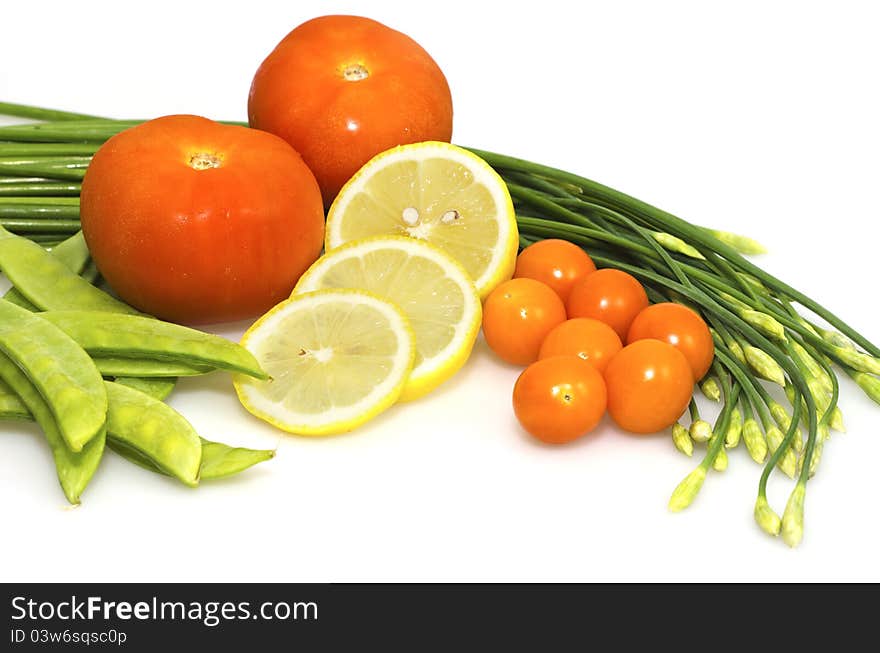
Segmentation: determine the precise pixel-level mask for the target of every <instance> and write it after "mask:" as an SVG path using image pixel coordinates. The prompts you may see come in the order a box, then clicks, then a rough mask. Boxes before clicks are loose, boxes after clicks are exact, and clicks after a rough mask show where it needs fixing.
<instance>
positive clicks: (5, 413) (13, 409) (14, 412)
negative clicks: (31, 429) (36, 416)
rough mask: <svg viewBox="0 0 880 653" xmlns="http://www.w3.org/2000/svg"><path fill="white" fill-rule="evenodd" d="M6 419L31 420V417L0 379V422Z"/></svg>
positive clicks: (13, 392)
mask: <svg viewBox="0 0 880 653" xmlns="http://www.w3.org/2000/svg"><path fill="white" fill-rule="evenodd" d="M0 355H2V354H0ZM7 419H15V420H31V419H33V417H31V413H30V411H29V410H28V409H27V406H25V405H24V404H23V403H22V402H21V399H19V397H18V395H17V394H16V393H15V391H14V390H13V389H12V388H10V387H9V386H8V385H7V384H6V381H4V380H3V379H2V378H0V420H7Z"/></svg>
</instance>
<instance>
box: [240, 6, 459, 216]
mask: <svg viewBox="0 0 880 653" xmlns="http://www.w3.org/2000/svg"><path fill="white" fill-rule="evenodd" d="M248 117H249V120H250V125H251V127H256V128H258V129H264V130H266V131H268V132H272V133H273V134H277V135H278V136H281V138H283V139H284V140H286V141H287V142H288V143H290V144H291V145H293V147H294V148H295V149H296V151H297V152H299V153H300V154H302V157H303V159H304V160H305V162H306V163H307V164H308V166H309V167H310V168H311V169H312V172H314V173H315V177H317V179H318V183H319V184H320V186H321V193H322V194H323V196H324V203H325V205H326V206H329V205H330V203H331V202H332V201H333V198H334V197H336V194H337V193H338V192H339V189H340V188H342V186H343V184H345V182H346V181H348V180H349V179H350V178H351V177H352V175H354V173H355V172H357V171H358V169H359V168H360V167H361V166H363V165H364V164H365V163H366V162H367V161H369V160H370V159H371V158H373V156H375V155H376V154H378V153H379V152H383V151H385V150H387V149H389V148H392V147H394V146H395V145H403V144H406V143H417V142H419V141H446V142H449V140H450V139H451V138H452V95H451V94H450V92H449V84H448V83H447V82H446V77H444V75H443V72H442V71H441V70H440V68H439V66H438V65H437V63H436V62H435V61H434V60H433V59H432V58H431V56H430V55H429V54H428V53H427V52H425V50H423V49H422V47H421V46H420V45H419V44H418V43H416V42H415V41H413V40H412V39H411V38H409V37H408V36H406V35H405V34H401V33H400V32H397V31H395V30H393V29H391V28H389V27H386V26H385V25H383V24H382V23H378V22H376V21H374V20H370V19H368V18H360V17H358V16H322V17H320V18H315V19H313V20H310V21H308V22H305V23H303V24H302V25H300V26H299V27H297V28H296V29H294V30H293V31H292V32H290V34H288V35H287V36H285V37H284V39H282V41H281V42H280V43H279V44H278V45H277V46H276V48H275V49H274V50H273V51H272V53H271V54H270V55H269V56H268V57H267V58H266V60H265V61H264V62H263V63H262V65H261V66H260V68H259V69H258V70H257V73H256V75H255V76H254V80H253V83H252V85H251V91H250V96H249V98H248Z"/></svg>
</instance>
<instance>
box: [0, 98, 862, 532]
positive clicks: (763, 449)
mask: <svg viewBox="0 0 880 653" xmlns="http://www.w3.org/2000/svg"><path fill="white" fill-rule="evenodd" d="M0 114H5V115H11V116H18V117H23V118H28V119H31V120H33V121H35V122H30V123H26V124H18V125H10V126H3V127H0V225H2V226H3V227H5V228H7V229H9V230H10V231H13V232H15V233H19V234H21V235H24V236H26V237H28V238H31V239H32V240H34V241H36V242H40V243H41V244H44V245H46V246H52V245H53V244H54V243H57V242H58V241H60V240H62V239H63V238H66V237H67V236H69V234H71V233H73V232H75V231H76V230H77V229H78V228H79V220H78V215H79V200H78V197H79V192H80V188H81V182H82V178H83V176H84V175H85V171H86V169H87V168H88V164H89V162H90V160H91V156H92V155H93V154H94V152H95V151H96V150H97V148H98V147H99V146H100V145H101V143H103V142H104V141H105V140H107V139H108V138H110V137H111V136H113V135H115V134H117V133H119V132H120V131H123V130H125V129H127V128H129V127H132V126H134V125H137V124H139V123H140V122H142V121H141V120H111V119H107V118H100V117H97V116H88V115H84V114H78V113H69V112H63V111H56V110H52V109H43V108H40V107H29V106H23V105H16V104H9V103H0ZM233 124H241V123H233ZM471 151H473V152H474V153H475V154H477V155H478V156H480V157H482V158H483V159H484V160H485V161H487V162H488V163H489V165H491V166H492V167H493V168H494V169H495V170H496V171H497V172H498V173H499V174H500V175H501V177H502V178H503V179H504V181H505V183H506V184H507V186H508V188H509V190H510V193H511V197H512V198H513V201H514V207H515V209H516V215H517V224H518V227H519V233H520V245H521V247H527V246H528V245H530V244H532V243H534V242H538V241H540V240H542V239H545V238H562V239H565V240H568V241H570V242H572V243H575V244H577V245H579V246H580V247H582V248H583V249H584V250H586V251H587V252H588V253H589V254H590V256H591V257H592V259H593V260H594V261H595V263H596V264H597V265H598V266H599V267H613V268H617V269H620V270H623V271H625V272H628V273H630V274H632V275H634V276H635V277H636V278H638V279H639V280H640V281H641V282H642V284H643V285H644V286H645V289H646V292H647V293H648V296H649V298H650V299H651V301H653V302H660V301H674V302H678V303H681V304H684V305H686V306H689V307H690V308H692V309H694V310H696V311H698V312H699V313H700V314H701V315H702V316H703V318H704V319H705V320H706V322H707V324H709V325H710V327H711V331H712V334H713V338H714V340H715V348H716V357H715V361H714V362H713V365H712V368H711V370H710V371H709V373H708V374H707V376H706V377H705V378H703V379H701V380H700V381H699V383H698V387H699V389H700V391H701V392H702V394H703V395H704V396H705V397H706V398H708V399H710V400H712V401H713V402H718V405H719V413H718V417H717V419H716V421H715V423H714V424H710V423H709V422H708V421H706V420H705V419H703V418H702V416H701V415H700V412H699V408H698V406H697V403H696V401H692V402H691V405H690V410H689V415H690V420H691V423H690V426H689V427H686V426H685V425H684V424H682V423H678V424H676V425H675V427H674V428H673V431H672V436H673V438H672V441H673V444H674V445H675V447H676V448H677V449H678V450H679V451H681V452H682V453H684V454H686V455H688V456H692V455H694V453H695V451H696V450H697V448H698V447H704V448H705V453H704V454H703V458H702V460H701V462H700V464H699V465H698V466H697V467H696V468H695V469H694V470H693V471H692V472H691V473H690V474H689V475H688V476H687V477H686V478H685V479H684V480H683V481H681V483H679V485H678V486H677V487H676V488H675V490H674V492H673V494H672V497H671V499H670V503H669V507H670V509H671V510H673V511H679V510H682V509H684V508H686V507H687V506H689V505H691V503H692V502H693V501H694V500H695V498H696V497H697V495H698V494H699V492H700V490H701V488H702V487H703V484H704V481H705V480H706V478H707V475H708V472H709V471H710V470H712V469H715V470H722V469H724V468H725V467H726V466H727V464H728V462H729V457H728V454H727V452H726V451H725V449H726V448H731V449H732V448H733V447H735V446H736V445H737V444H738V443H739V442H740V441H741V440H742V441H743V442H744V443H745V448H746V449H747V451H748V455H749V456H750V457H751V458H752V459H753V460H754V461H755V462H757V463H759V464H762V465H764V467H763V472H762V474H761V476H760V479H759V482H758V491H757V499H756V501H755V504H754V516H755V520H756V522H757V523H758V525H759V526H760V528H761V529H762V530H764V531H765V532H767V533H768V534H770V535H774V536H775V535H781V536H782V539H783V540H784V541H785V542H786V543H787V544H789V545H790V546H796V545H797V544H798V543H799V542H800V541H801V537H802V535H803V519H804V517H803V513H804V500H805V496H806V488H807V484H808V482H809V479H810V478H811V476H812V475H813V474H814V473H816V470H817V464H818V458H819V454H820V453H821V449H822V447H823V446H824V444H825V442H826V440H827V434H828V433H829V432H830V431H831V430H843V421H842V415H841V413H840V409H839V407H838V406H837V403H838V395H839V383H838V377H837V372H838V371H842V372H843V373H844V374H846V375H847V376H849V377H851V378H852V379H853V380H854V381H855V383H856V384H857V385H858V387H860V388H861V389H862V390H863V391H864V392H865V394H866V395H867V396H868V397H870V398H871V399H873V400H874V401H875V402H877V403H880V348H878V347H877V346H876V345H874V344H873V343H872V342H870V341H869V340H868V339H867V338H866V337H864V336H863V335H862V334H860V333H859V332H857V331H856V330H855V329H854V328H852V327H851V326H849V325H848V324H847V323H846V322H844V321H843V320H842V319H840V318H839V317H837V316H836V315H835V314H833V313H832V312H831V311H829V310H828V309H826V308H825V307H823V306H822V305H821V304H819V303H818V302H817V301H815V300H813V299H811V298H810V297H808V296H806V295H805V294H803V293H801V292H800V291H798V290H796V289H795V288H793V287H791V286H790V285H788V284H787V283H785V282H783V281H782V280H780V279H778V278H776V277H774V276H773V275H771V274H769V273H768V272H766V271H764V270H763V269H761V268H760V267H758V266H757V265H755V264H754V263H752V262H751V261H750V260H749V259H747V258H746V256H749V255H754V254H760V253H763V252H764V248H763V247H762V246H761V245H760V243H758V242H757V241H755V240H753V239H751V238H748V237H746V236H740V235H737V234H733V233H730V232H726V231H720V230H717V229H712V228H706V227H702V226H699V225H695V224H692V223H689V222H686V221H684V220H682V219H680V218H678V217H676V216H674V215H672V214H670V213H667V212H666V211H663V210H661V209H659V208H656V207H654V206H651V205H650V204H647V203H645V202H642V201H641V200H638V199H636V198H634V197H631V196H629V195H626V194H624V193H621V192H620V191H617V190H614V189H612V188H609V187H607V186H604V185H602V184H600V183H597V182H595V181H592V180H590V179H586V178H584V177H581V176H579V175H576V174H573V173H570V172H566V171H563V170H558V169H556V168H551V167H548V166H545V165H541V164H538V163H533V162H530V161H525V160H522V159H517V158H513V157H509V156H504V155H501V154H495V153H492V152H486V151H483V150H478V149H472V150H471ZM798 308H803V309H807V310H809V311H811V312H812V313H813V314H815V315H816V316H818V317H819V318H821V319H822V320H824V322H825V324H824V325H820V324H818V323H817V322H816V321H813V320H809V319H807V318H805V317H803V316H802V315H801V314H800V313H799V311H798ZM768 384H769V385H770V387H772V386H773V385H776V386H781V387H782V388H784V390H785V392H784V393H782V394H784V396H785V397H786V398H785V399H779V400H777V399H775V398H774V395H773V393H771V392H770V390H769V389H768ZM783 402H787V404H788V407H787V408H786V406H784V405H783ZM804 432H805V433H806V439H805V440H804V439H803V433H804ZM777 469H778V470H781V471H783V473H785V474H787V475H789V476H791V477H792V478H793V479H794V487H793V489H792V492H791V495H790V497H789V500H788V502H787V504H786V506H785V507H784V509H783V511H782V516H781V517H780V516H779V513H778V512H777V511H775V510H774V509H773V508H772V507H771V505H770V503H769V501H768V499H767V494H766V486H767V481H768V479H769V477H770V475H771V474H772V473H773V472H774V471H775V470H777Z"/></svg>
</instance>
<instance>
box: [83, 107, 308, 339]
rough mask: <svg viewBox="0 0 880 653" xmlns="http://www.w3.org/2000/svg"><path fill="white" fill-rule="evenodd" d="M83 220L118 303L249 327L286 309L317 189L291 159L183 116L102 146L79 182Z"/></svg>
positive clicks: (281, 145)
mask: <svg viewBox="0 0 880 653" xmlns="http://www.w3.org/2000/svg"><path fill="white" fill-rule="evenodd" d="M214 165H216V166H217V167H213V166H214ZM194 166H195V167H194ZM200 166H201V167H203V169H196V168H197V167H200ZM80 213H81V219H82V229H83V234H84V236H85V239H86V242H87V244H88V246H89V250H90V251H91V253H92V257H93V258H94V260H95V263H96V264H97V266H98V269H99V270H100V271H101V274H102V275H103V276H104V278H105V279H106V280H107V282H108V283H109V284H110V286H111V287H112V288H113V289H114V290H115V291H116V292H117V293H118V294H119V296H120V297H121V298H122V299H123V300H125V301H126V302H128V303H130V304H131V305H132V306H134V307H135V308H137V309H139V310H141V311H144V312H146V313H150V314H152V315H155V316H156V317H160V318H163V319H166V320H170V321H173V322H180V323H191V324H204V323H211V322H226V321H231V320H239V319H245V318H250V317H254V316H256V315H259V314H261V313H264V312H265V311H266V310H268V309H269V308H271V307H272V306H274V305H275V304H277V303H278V302H280V301H281V300H283V299H286V298H287V297H288V295H289V294H290V291H291V289H292V288H293V286H294V285H295V284H296V281H297V280H298V279H299V277H300V275H301V274H302V273H303V272H304V271H305V270H306V268H308V266H309V265H311V263H313V262H314V260H315V259H316V258H317V256H318V254H319V253H320V251H321V247H322V242H323V232H324V215H323V206H322V203H321V196H320V191H319V189H318V185H317V182H316V181H315V178H314V176H313V175H312V173H311V172H310V171H309V169H308V168H307V167H306V165H305V164H304V163H303V161H302V159H301V158H300V156H299V155H298V154H297V153H296V152H295V151H294V150H293V148H291V147H290V146H289V145H288V144H287V143H285V142H284V141H283V140H282V139H280V138H278V137H277V136H273V135H272V134H268V133H265V132H261V131H257V130H254V129H248V128H246V127H237V126H230V125H221V124H219V123H216V122H213V121H211V120H208V119H206V118H201V117H198V116H187V115H178V116H166V117H163V118H157V119H155V120H151V121H149V122H146V123H144V124H142V125H139V126H136V127H132V128H131V129H128V130H126V131H124V132H121V133H120V134H118V135H116V136H114V137H113V138H111V139H110V140H108V141H107V142H106V143H105V144H104V145H103V146H102V147H101V148H100V149H99V150H98V152H97V153H96V154H95V156H94V159H93V160H92V163H91V165H90V166H89V168H88V171H87V173H86V176H85V179H83V185H82V194H81V208H80Z"/></svg>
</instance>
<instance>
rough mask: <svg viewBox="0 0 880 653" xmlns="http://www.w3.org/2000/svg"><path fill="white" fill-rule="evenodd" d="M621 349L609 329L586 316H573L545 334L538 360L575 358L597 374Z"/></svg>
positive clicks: (612, 330) (621, 346)
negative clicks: (554, 357)
mask: <svg viewBox="0 0 880 653" xmlns="http://www.w3.org/2000/svg"><path fill="white" fill-rule="evenodd" d="M622 348H623V344H622V343H621V342H620V338H619V337H618V336H617V333H615V332H614V329H612V328H611V327H610V326H608V325H607V324H605V323H604V322H600V321H599V320H593V319H591V318H588V317H576V318H573V319H571V320H566V321H565V322H563V323H562V324H559V325H557V326H556V327H554V328H553V330H552V331H550V333H548V334H547V336H546V337H545V338H544V342H542V343H541V349H540V350H539V351H538V359H539V360H540V359H542V358H550V357H551V356H577V357H579V358H582V359H583V360H585V361H587V362H588V363H589V364H590V365H592V366H593V367H595V368H596V370H598V371H599V372H600V373H601V372H604V371H605V368H606V367H607V366H608V361H609V360H611V359H612V358H613V357H614V355H615V354H617V352H619V351H620V350H621V349H622Z"/></svg>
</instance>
